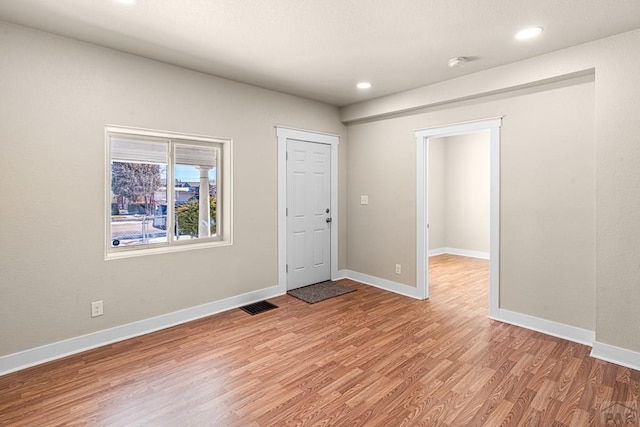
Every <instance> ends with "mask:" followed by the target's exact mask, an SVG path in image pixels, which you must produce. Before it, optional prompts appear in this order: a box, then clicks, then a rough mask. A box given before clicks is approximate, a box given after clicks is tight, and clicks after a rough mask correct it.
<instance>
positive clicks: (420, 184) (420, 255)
mask: <svg viewBox="0 0 640 427" xmlns="http://www.w3.org/2000/svg"><path fill="white" fill-rule="evenodd" d="M501 122H502V119H501V118H492V119H486V120H480V121H473V122H466V123H458V124H452V125H447V126H441V127H435V128H428V129H422V130H418V131H416V132H415V136H416V143H417V144H416V147H417V183H416V184H417V185H416V191H417V192H416V200H417V212H416V219H417V224H416V229H417V232H418V238H417V251H416V252H417V260H416V265H417V278H416V279H417V286H418V292H419V294H420V297H421V298H423V299H426V298H428V297H429V255H430V244H429V242H430V238H431V237H433V238H434V240H435V239H438V238H440V237H439V236H438V234H437V233H438V232H437V231H436V230H434V235H433V236H430V233H431V230H430V226H431V224H430V220H431V218H430V214H431V216H432V217H433V220H434V221H436V222H437V221H438V220H440V219H439V218H437V216H438V213H437V210H433V211H432V212H431V213H430V209H429V203H430V201H431V203H433V204H435V203H436V202H435V199H434V200H432V199H431V195H430V190H431V191H433V192H435V191H436V190H435V187H434V186H431V187H430V180H429V176H430V170H429V154H430V151H431V148H432V147H431V145H432V144H433V148H434V150H433V152H432V155H434V156H435V155H437V154H436V145H437V144H438V143H439V141H440V139H441V138H444V137H458V136H464V135H472V134H479V133H484V134H485V135H487V136H488V140H489V152H490V154H489V212H488V216H489V218H488V221H489V238H488V242H486V243H488V248H487V246H482V245H483V243H482V242H481V240H482V239H481V236H480V235H481V234H482V233H481V232H479V233H477V234H478V235H477V236H474V237H475V238H476V243H475V245H479V246H476V247H477V248H480V250H471V251H469V252H465V251H458V255H466V256H469V255H471V256H475V257H486V256H487V255H488V257H489V259H490V261H489V276H490V279H489V317H491V318H496V317H497V314H498V308H499V260H500V248H499V236H500V233H499V231H500V230H499V225H500V222H499V214H500V212H499V206H500V185H499V183H500V164H499V162H500V156H499V149H500V132H499V130H500V126H501ZM431 175H432V178H433V177H434V174H431ZM457 219H458V220H463V219H464V218H457ZM480 220H482V218H480ZM435 225H436V224H435V223H434V226H435ZM440 231H441V230H440ZM478 238H480V239H479V240H478ZM441 241H443V240H441ZM454 241H455V240H454ZM483 247H484V248H487V249H488V253H487V252H485V251H484V250H482V248H483ZM455 249H456V248H450V247H448V246H443V247H441V248H435V247H434V248H432V250H433V252H431V254H436V253H437V251H438V250H440V251H442V253H445V252H453V253H455V252H456V250H455Z"/></svg>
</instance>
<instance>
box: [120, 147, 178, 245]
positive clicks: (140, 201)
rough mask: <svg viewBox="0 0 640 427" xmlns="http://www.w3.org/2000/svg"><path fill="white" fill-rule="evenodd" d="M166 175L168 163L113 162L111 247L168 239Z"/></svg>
mask: <svg viewBox="0 0 640 427" xmlns="http://www.w3.org/2000/svg"><path fill="white" fill-rule="evenodd" d="M154 145H164V144H154ZM165 151H166V148H165ZM153 160H155V161H157V160H159V159H153ZM166 176H167V165H166V164H159V163H155V162H154V163H144V162H140V161H112V162H111V246H112V247H123V246H136V245H148V244H152V243H164V242H167V231H166V212H165V213H164V214H163V212H162V208H161V206H162V205H163V203H164V206H165V208H166V200H167V188H166Z"/></svg>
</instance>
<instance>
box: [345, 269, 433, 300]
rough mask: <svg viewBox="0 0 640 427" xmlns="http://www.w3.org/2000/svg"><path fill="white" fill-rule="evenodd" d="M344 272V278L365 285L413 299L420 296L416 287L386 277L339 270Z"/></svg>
mask: <svg viewBox="0 0 640 427" xmlns="http://www.w3.org/2000/svg"><path fill="white" fill-rule="evenodd" d="M340 271H341V272H343V273H344V274H345V277H344V278H345V279H351V280H355V281H356V282H360V283H364V284H365V285H369V286H373V287H376V288H380V289H384V290H385V291H389V292H393V293H395V294H400V295H404V296H406V297H411V298H415V299H424V298H420V293H419V292H418V288H414V287H413V286H408V285H404V284H402V283H398V282H393V281H391V280H387V279H381V278H380V277H376V276H370V275H368V274H364V273H358V272H357V271H351V270H340Z"/></svg>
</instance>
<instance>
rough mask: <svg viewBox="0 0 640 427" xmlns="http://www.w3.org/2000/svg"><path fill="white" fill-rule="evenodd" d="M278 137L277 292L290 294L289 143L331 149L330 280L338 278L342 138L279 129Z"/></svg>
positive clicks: (277, 130) (305, 131) (281, 127)
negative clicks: (314, 145) (339, 176)
mask: <svg viewBox="0 0 640 427" xmlns="http://www.w3.org/2000/svg"><path fill="white" fill-rule="evenodd" d="M276 136H277V137H278V289H279V290H280V291H281V292H282V293H283V294H284V293H286V292H287V140H288V139H295V140H297V141H306V142H315V143H318V144H328V145H330V146H331V218H332V220H331V279H332V280H333V279H337V278H338V227H339V225H338V222H339V221H338V144H339V143H340V136H339V135H333V134H328V133H321V132H313V131H308V130H302V129H294V128H287V127H283V126H276Z"/></svg>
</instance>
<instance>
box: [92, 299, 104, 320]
mask: <svg viewBox="0 0 640 427" xmlns="http://www.w3.org/2000/svg"><path fill="white" fill-rule="evenodd" d="M103 314H104V307H103V306H102V301H94V302H92V303H91V317H98V316H102V315H103Z"/></svg>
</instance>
